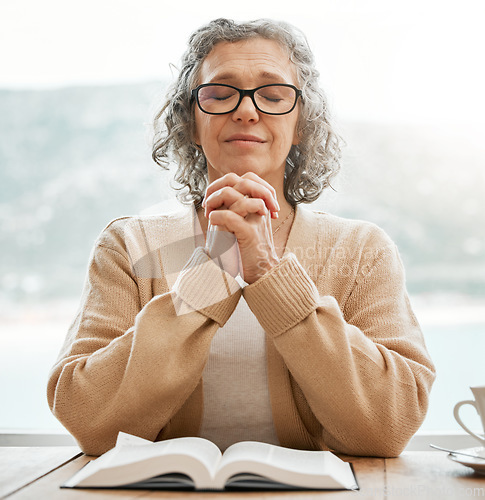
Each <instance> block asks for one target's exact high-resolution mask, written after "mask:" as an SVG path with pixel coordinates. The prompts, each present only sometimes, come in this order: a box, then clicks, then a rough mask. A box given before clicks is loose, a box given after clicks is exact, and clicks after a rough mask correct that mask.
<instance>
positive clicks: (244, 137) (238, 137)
mask: <svg viewBox="0 0 485 500" xmlns="http://www.w3.org/2000/svg"><path fill="white" fill-rule="evenodd" d="M236 141H238V142H239V141H241V142H255V143H260V144H262V143H264V142H266V141H265V140H264V139H261V138H260V137H257V136H255V135H248V134H234V135H231V136H230V137H229V138H228V139H226V142H236Z"/></svg>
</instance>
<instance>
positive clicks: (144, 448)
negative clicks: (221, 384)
mask: <svg viewBox="0 0 485 500" xmlns="http://www.w3.org/2000/svg"><path fill="white" fill-rule="evenodd" d="M220 460H221V452H220V450H219V448H218V447H217V446H216V445H215V444H214V443H211V442H210V441H208V440H206V439H202V438H176V439H170V440H167V441H158V442H155V443H151V442H149V443H148V444H142V443H139V442H138V443H136V444H134V445H121V446H119V447H116V448H113V449H112V450H110V452H108V453H107V454H105V455H102V456H101V457H99V458H98V459H96V460H94V461H92V462H90V463H89V467H88V466H86V467H85V469H87V470H83V469H82V470H81V471H80V472H79V473H78V475H76V476H78V477H76V476H74V477H73V478H72V479H71V480H70V481H69V482H68V483H69V484H68V485H69V486H71V487H72V486H80V487H83V486H84V487H111V486H122V485H127V484H130V483H134V482H139V481H145V480H147V479H149V478H152V477H155V476H159V475H161V474H167V473H181V474H186V475H187V476H189V477H191V478H192V479H193V481H194V483H195V485H196V486H197V487H198V488H210V487H211V485H212V478H213V477H214V475H215V471H216V469H217V467H218V465H219V462H220ZM66 485H67V484H66Z"/></svg>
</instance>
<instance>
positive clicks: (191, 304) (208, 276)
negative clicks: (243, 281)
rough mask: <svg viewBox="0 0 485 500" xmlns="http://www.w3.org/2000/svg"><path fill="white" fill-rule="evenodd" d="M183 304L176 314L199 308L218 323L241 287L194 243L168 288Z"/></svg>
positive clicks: (223, 320) (226, 315)
mask: <svg viewBox="0 0 485 500" xmlns="http://www.w3.org/2000/svg"><path fill="white" fill-rule="evenodd" d="M172 290H173V291H174V292H175V293H176V294H177V297H178V298H179V299H181V300H182V302H183V304H184V305H185V306H188V308H187V307H183V308H179V310H178V311H177V314H184V313H186V312H190V311H193V310H195V311H199V312H201V313H202V314H204V315H205V316H208V317H209V318H211V319H213V320H214V321H216V322H217V323H218V324H219V325H220V326H222V325H224V324H225V323H226V321H227V320H228V319H229V318H230V316H231V314H232V313H233V311H234V309H235V308H236V305H237V303H238V301H239V298H240V297H241V293H242V292H241V287H240V286H239V284H238V282H237V281H236V280H235V279H234V278H233V277H232V276H231V275H230V274H228V273H227V272H225V271H224V270H223V269H221V268H220V267H219V266H218V265H217V264H216V263H215V262H214V261H213V260H212V259H211V258H210V257H209V255H208V254H207V253H206V252H205V250H204V249H203V248H202V247H197V248H196V249H195V250H194V253H193V254H192V256H191V257H190V259H189V261H188V262H187V264H186V265H185V267H184V268H183V269H182V271H181V272H180V275H179V276H178V278H177V281H176V282H175V284H174V286H173V289H172Z"/></svg>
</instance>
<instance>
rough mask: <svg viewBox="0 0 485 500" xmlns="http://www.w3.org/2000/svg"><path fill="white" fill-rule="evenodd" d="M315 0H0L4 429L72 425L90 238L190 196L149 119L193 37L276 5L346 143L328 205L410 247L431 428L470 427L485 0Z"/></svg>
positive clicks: (483, 377) (481, 297)
mask: <svg viewBox="0 0 485 500" xmlns="http://www.w3.org/2000/svg"><path fill="white" fill-rule="evenodd" d="M316 5H317V4H316V2H311V1H308V0H300V1H299V2H298V4H294V3H293V4H292V3H291V2H290V3H283V2H280V1H277V0H266V1H265V2H263V3H262V2H256V1H254V0H248V1H247V2H245V3H244V8H243V9H242V8H241V4H240V3H237V2H227V1H226V2H219V1H211V2H203V1H200V0H198V1H197V2H196V1H194V0H187V1H185V2H183V3H180V5H174V4H173V3H172V2H166V1H156V0H137V1H136V2H135V1H131V0H130V1H122V0H117V1H109V0H85V1H83V2H82V3H81V2H77V3H74V4H73V3H71V2H61V1H57V0H44V1H43V2H35V1H33V0H3V1H2V3H1V4H0V248H1V255H2V258H1V260H0V401H1V405H2V407H1V410H0V429H18V430H33V429H46V430H47V429H60V428H61V426H60V424H59V423H57V421H56V420H55V419H54V418H53V417H52V416H51V415H50V412H49V409H48V407H47V404H46V400H45V386H46V381H47V375H48V371H49V369H50V367H51V366H52V364H53V363H54V362H55V359H56V356H57V354H58V351H59V349H60V347H61V344H62V342H63V339H64V336H65V333H66V330H67V328H68V326H69V323H70V322H71V320H72V319H73V317H74V314H75V311H76V308H77V304H78V300H79V297H80V293H81V288H82V284H83V280H84V275H85V272H86V266H87V263H88V260H89V255H90V251H91V248H92V246H93V243H94V240H95V239H96V237H97V235H98V234H99V233H100V231H101V230H102V229H103V228H104V227H105V226H106V224H107V223H108V222H109V221H110V220H111V219H113V218H115V217H119V216H123V215H131V214H139V213H144V212H154V211H157V210H160V209H161V208H160V207H173V206H174V204H175V203H176V202H175V201H174V195H173V191H172V190H171V188H170V179H171V175H172V174H171V172H168V173H167V172H163V171H161V169H160V168H159V167H157V166H156V165H155V164H154V163H153V162H152V160H151V156H150V155H151V142H150V141H151V135H150V123H151V120H152V117H153V115H154V114H155V112H156V110H157V107H158V105H159V103H160V101H161V99H162V97H163V94H164V91H165V89H166V87H167V86H168V85H169V83H170V82H171V81H172V80H173V78H174V76H175V75H176V74H177V67H178V65H179V61H180V56H181V55H182V53H183V52H184V50H185V46H186V42H187V39H188V37H189V36H190V34H191V32H192V31H193V30H195V29H196V28H198V27H199V26H200V25H202V24H203V23H205V22H208V21H210V20H211V19H214V18H217V17H229V18H232V19H236V20H239V21H243V20H248V19H255V18H259V17H270V18H274V19H279V20H285V21H289V22H291V23H293V24H294V25H296V26H297V27H299V28H300V29H301V30H303V31H304V33H305V34H306V35H307V37H308V40H309V43H310V46H311V47H312V49H313V51H314V53H315V57H316V60H317V65H318V68H319V70H320V73H321V85H322V87H323V88H324V89H325V91H326V93H327V96H328V98H329V101H330V107H331V110H332V114H333V117H334V120H335V122H336V124H337V129H338V131H339V132H340V134H341V135H342V136H343V138H344V139H345V141H346V143H347V146H346V148H345V151H344V164H343V169H342V172H341V174H340V176H339V179H338V180H337V181H336V182H335V184H334V187H335V190H336V191H332V190H328V192H327V193H324V195H322V197H321V198H320V199H319V200H318V201H317V202H316V203H315V204H314V205H315V208H317V209H319V210H324V211H328V212H332V213H335V214H338V215H341V216H344V217H351V218H359V219H366V220H370V221H372V222H375V223H376V224H378V225H380V226H381V227H383V228H384V229H385V230H386V231H387V232H388V233H389V234H390V236H391V237H392V238H393V239H394V240H395V241H396V243H397V244H398V247H399V249H400V251H401V255H402V258H403V261H404V264H405V267H406V271H407V280H408V289H409V292H410V294H411V299H412V303H413V306H414V308H415V310H416V314H417V316H418V319H419V320H420V322H421V324H422V327H423V331H424V334H425V338H426V342H427V345H428V348H429V350H430V352H431V355H432V357H433V359H434V361H435V363H436V365H437V370H438V377H437V381H436V384H435V387H434V390H433V392H432V398H431V407H430V411H429V414H428V417H427V419H426V421H425V423H424V424H423V427H422V431H423V432H432V431H437V432H438V431H451V432H458V431H459V430H461V428H459V427H458V424H456V423H455V421H454V419H453V416H452V408H453V405H454V403H455V402H456V401H458V400H460V399H469V397H470V396H471V392H470V391H469V389H468V387H469V386H470V385H485V369H484V368H483V352H485V145H484V144H485V141H484V137H485V118H484V117H485V99H484V92H483V89H484V88H485V71H484V66H483V47H485V32H484V31H483V29H482V25H483V20H484V19H485V4H484V3H483V1H481V0H461V1H460V2H457V1H455V2H447V1H438V0H424V1H417V0H408V1H406V2H404V1H397V2H388V1H387V2H386V1H385V0H370V1H364V2H362V0H360V1H357V0H338V1H337V0H335V1H330V0H322V1H320V2H318V7H317V6H316ZM160 203H161V205H159V204H160ZM465 417H467V416H466V415H465ZM468 417H469V420H470V421H471V422H475V424H473V423H472V425H471V426H472V427H474V425H475V428H476V429H478V430H479V424H478V419H477V418H475V416H474V415H473V410H471V411H470V415H469V416H468Z"/></svg>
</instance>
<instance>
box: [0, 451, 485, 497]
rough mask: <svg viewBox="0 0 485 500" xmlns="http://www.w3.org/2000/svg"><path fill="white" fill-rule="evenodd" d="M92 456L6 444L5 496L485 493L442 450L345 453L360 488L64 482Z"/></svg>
mask: <svg viewBox="0 0 485 500" xmlns="http://www.w3.org/2000/svg"><path fill="white" fill-rule="evenodd" d="M91 458H92V457H86V456H84V455H82V454H81V452H80V450H79V449H78V448H76V447H52V448H45V447H44V448H0V498H8V499H9V500H10V499H12V500H19V499H29V500H56V499H69V500H71V499H72V500H83V499H85V500H86V499H89V500H102V499H108V498H111V499H112V498H150V499H152V498H167V499H178V500H182V499H186V498H194V499H195V498H197V499H199V498H200V499H208V498H216V499H220V500H225V499H239V500H242V499H243V498H251V499H252V500H256V499H260V498H263V499H268V500H270V499H271V500H277V499H278V500H282V499H284V500H290V499H291V500H310V499H314V498H315V499H317V498H321V499H326V500H330V499H335V500H347V499H353V500H363V499H369V500H381V499H382V500H387V499H389V498H391V499H398V498H401V499H404V498H406V499H413V498H416V499H439V500H443V499H450V500H461V499H465V498H475V497H478V498H480V497H483V498H485V476H480V475H478V474H476V473H475V472H474V471H473V470H472V469H470V468H468V467H464V466H462V465H460V464H457V463H455V462H452V461H451V460H449V459H448V458H447V456H446V454H445V453H441V452H434V451H429V452H420V451H415V452H406V453H403V454H402V455H401V456H400V457H398V458H390V459H389V458H388V459H383V458H363V457H345V456H342V458H343V459H344V460H347V461H351V462H352V463H353V465H354V469H355V472H356V474H357V479H358V481H359V484H360V491H357V492H355V491H337V492H315V491H308V492H306V491H300V492H289V491H288V492H250V493H238V492H233V493H207V492H204V493H192V492H187V491H184V492H168V491H146V490H73V489H69V490H68V489H60V488H59V485H60V484H62V483H63V482H64V481H65V480H67V479H68V478H69V477H71V476H72V475H73V474H74V473H75V472H77V471H78V470H79V469H80V468H81V467H82V466H83V465H84V464H85V463H86V462H87V461H88V460H90V459H91Z"/></svg>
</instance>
